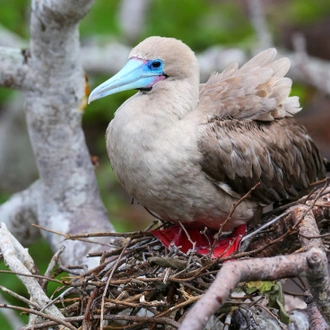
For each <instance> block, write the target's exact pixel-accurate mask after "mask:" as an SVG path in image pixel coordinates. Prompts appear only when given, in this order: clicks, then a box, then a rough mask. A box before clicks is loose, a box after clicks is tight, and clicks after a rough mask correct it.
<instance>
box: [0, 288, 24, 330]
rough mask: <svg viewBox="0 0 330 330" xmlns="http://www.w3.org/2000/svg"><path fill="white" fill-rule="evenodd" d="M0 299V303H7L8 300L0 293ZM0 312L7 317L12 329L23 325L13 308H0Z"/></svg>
mask: <svg viewBox="0 0 330 330" xmlns="http://www.w3.org/2000/svg"><path fill="white" fill-rule="evenodd" d="M1 289H2V288H1ZM0 301H1V302H2V303H6V304H8V302H7V301H6V299H5V297H4V296H3V295H2V294H0ZM1 313H2V314H3V316H4V317H5V318H6V319H7V321H8V323H9V324H10V325H11V327H12V329H17V328H19V327H21V326H23V322H22V321H21V319H20V318H19V317H18V315H17V314H16V313H14V311H13V310H11V309H1Z"/></svg>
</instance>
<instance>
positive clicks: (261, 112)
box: [89, 37, 326, 256]
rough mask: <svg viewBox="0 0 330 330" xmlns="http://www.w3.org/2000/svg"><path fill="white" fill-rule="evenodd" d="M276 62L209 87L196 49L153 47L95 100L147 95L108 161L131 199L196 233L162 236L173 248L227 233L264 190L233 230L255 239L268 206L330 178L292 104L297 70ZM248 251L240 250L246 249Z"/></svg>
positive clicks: (269, 54)
mask: <svg viewBox="0 0 330 330" xmlns="http://www.w3.org/2000/svg"><path fill="white" fill-rule="evenodd" d="M275 55H276V50H275V49H268V50H265V51H263V52H261V53H260V54H258V55H257V56H255V57H253V58H252V59H251V60H250V61H249V62H247V63H246V64H245V65H243V66H242V67H241V68H238V65H237V64H232V65H231V66H229V67H228V68H227V69H226V70H225V71H223V72H222V73H220V74H218V73H215V74H212V75H211V77H210V78H209V80H208V81H207V82H206V83H205V84H200V81H199V65H198V61H197V59H196V56H195V54H194V52H193V51H192V50H191V49H190V48H189V47H188V46H187V45H185V44H184V43H183V42H181V41H179V40H176V39H173V38H163V37H150V38H147V39H146V40H144V41H142V42H141V43H140V44H138V45H137V46H136V47H135V48H134V49H133V50H132V51H131V53H130V55H129V60H128V62H127V64H126V65H125V66H124V67H123V69H122V70H121V71H120V72H119V73H117V74H116V75H115V76H113V77H112V78H110V79H109V80H107V81H106V82H104V83H103V84H101V85H100V86H98V87H97V88H95V89H94V90H93V91H92V93H91V94H90V96H89V102H91V101H94V100H96V99H99V98H102V97H104V96H107V95H110V94H114V93H118V92H120V91H124V90H129V89H137V90H138V92H137V93H136V94H135V95H134V96H133V97H131V98H130V99H128V100H127V101H126V102H125V103H124V104H123V105H122V106H121V107H120V108H119V109H118V110H117V111H116V113H115V117H114V119H113V120H112V121H111V122H110V124H109V126H108V129H107V132H106V144H107V151H108V155H109V158H110V162H111V165H112V168H113V170H114V172H115V174H116V176H117V178H118V180H119V181H120V183H121V184H122V186H123V187H124V188H125V190H126V191H127V192H128V193H129V194H130V195H131V196H133V197H134V198H135V199H137V200H138V201H139V202H140V203H141V204H142V205H143V206H144V207H146V208H147V209H149V210H151V211H153V212H155V213H157V214H158V215H159V217H160V218H161V219H163V220H165V221H169V222H172V223H178V222H181V224H182V225H184V226H185V227H187V230H188V231H186V230H185V231H183V230H181V227H180V226H178V227H175V230H174V231H173V230H170V231H166V230H165V231H163V234H162V233H160V234H159V232H158V233H157V234H156V236H157V237H159V238H160V239H161V240H162V241H163V243H165V244H166V245H168V244H170V243H171V242H173V243H174V244H176V245H181V246H182V249H183V251H184V252H185V251H186V250H188V248H189V247H191V243H189V241H191V240H195V239H196V240H197V241H198V240H199V239H200V238H198V237H197V236H201V237H204V238H205V235H204V234H199V231H200V229H203V228H205V227H207V228H209V229H211V230H216V231H218V230H219V228H220V227H221V225H222V224H223V223H224V222H225V221H226V219H227V217H228V215H229V213H230V212H231V210H232V209H233V205H234V204H235V203H237V201H238V200H239V199H240V198H241V197H242V196H243V195H244V194H246V193H248V192H249V191H250V190H251V188H253V187H254V186H255V185H256V184H257V183H258V182H260V184H259V186H258V187H257V188H256V189H255V190H253V191H252V192H251V194H250V196H249V197H248V198H246V199H244V200H243V201H242V202H241V203H240V204H239V205H238V206H237V207H236V209H235V211H234V212H233V214H232V215H231V218H230V220H229V221H228V222H226V223H225V225H224V226H223V229H224V230H227V231H228V230H233V229H235V228H236V231H237V228H240V229H239V230H238V234H239V235H241V234H242V229H241V228H242V225H243V228H244V230H245V228H246V227H245V224H246V223H247V222H248V221H250V220H251V219H253V218H257V219H260V216H261V210H262V208H263V207H264V206H265V205H268V204H271V203H273V202H277V201H281V200H286V199H292V198H297V197H298V196H299V195H300V194H301V193H302V192H304V191H308V189H309V188H310V183H312V182H314V181H317V180H319V179H322V178H324V177H325V174H326V170H325V164H326V163H325V160H324V159H323V158H322V157H321V156H320V154H319V152H318V150H317V148H316V146H315V144H314V143H313V141H312V139H311V137H310V136H309V135H308V133H307V131H306V130H305V128H304V127H302V126H301V125H300V124H298V123H297V122H296V121H295V120H294V119H293V118H292V116H293V115H294V114H295V113H297V112H298V111H300V109H301V108H300V105H299V99H298V97H289V93H290V90H291V84H292V81H291V79H289V78H286V77H284V76H285V74H286V73H287V71H288V69H289V66H290V61H289V59H287V58H281V59H279V60H276V61H274V58H275ZM196 229H197V231H196ZM189 230H190V231H189ZM244 230H243V232H244ZM187 234H188V235H189V236H190V238H189V240H188V239H187V237H186V235H187ZM178 236H180V238H178ZM183 237H185V239H183ZM206 241H208V238H206ZM238 241H239V240H236V241H234V243H233V241H231V244H232V245H233V246H234V247H235V248H236V246H237V244H238ZM201 242H202V243H201ZM203 242H204V241H203V239H202V238H201V241H198V242H197V246H198V250H199V252H203V251H204V252H205V251H207V247H206V246H204V248H202V247H201V246H200V245H203V244H204V243H203ZM202 250H203V251H202ZM226 251H227V250H226ZM231 252H232V251H231ZM219 253H223V251H222V252H219ZM219 253H216V254H214V256H217V255H218V254H219ZM225 254H226V255H227V254H228V253H227V252H225Z"/></svg>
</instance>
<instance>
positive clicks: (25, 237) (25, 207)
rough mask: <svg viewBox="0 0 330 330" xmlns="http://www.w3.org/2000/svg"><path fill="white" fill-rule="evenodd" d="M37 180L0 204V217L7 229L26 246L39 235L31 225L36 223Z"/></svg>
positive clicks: (38, 185)
mask: <svg viewBox="0 0 330 330" xmlns="http://www.w3.org/2000/svg"><path fill="white" fill-rule="evenodd" d="M39 188H40V184H39V182H35V183H34V184H33V185H32V186H30V187H29V188H28V189H26V190H24V191H22V192H20V193H17V194H14V195H13V196H12V197H11V198H10V199H9V200H8V201H7V202H5V203H4V204H2V205H1V206H0V218H1V221H2V222H3V223H5V224H6V226H7V227H8V228H9V231H10V232H11V233H12V234H13V235H14V236H15V237H16V238H17V239H18V240H19V241H20V242H21V244H23V245H25V246H28V245H30V244H32V243H33V242H35V241H36V240H37V239H38V238H39V237H40V232H39V229H38V228H35V227H33V226H31V223H37V222H38V219H37V205H38V195H39Z"/></svg>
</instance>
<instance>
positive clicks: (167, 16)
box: [0, 0, 330, 329]
mask: <svg viewBox="0 0 330 330" xmlns="http://www.w3.org/2000/svg"><path fill="white" fill-rule="evenodd" d="M134 1H135V0H134ZM261 2H262V3H263V5H264V11H265V17H266V20H267V24H268V28H269V31H270V32H271V34H272V38H273V40H274V44H275V46H277V47H281V48H283V49H291V48H292V45H291V39H292V36H293V35H294V33H296V32H300V33H302V34H304V35H305V37H306V41H307V50H308V52H309V53H310V54H311V55H313V56H316V57H319V58H323V59H326V60H330V38H329V31H330V2H329V0H273V1H270V0H267V1H266V0H265V1H261ZM77 3H78V2H77ZM120 4H121V1H119V0H97V1H95V4H94V6H93V7H92V9H91V11H90V13H89V14H88V15H87V16H86V18H85V19H84V20H83V21H82V23H81V26H80V32H81V41H82V44H86V43H87V44H88V42H90V41H91V40H94V39H97V40H102V42H106V41H109V42H110V41H113V40H116V41H118V42H121V43H125V44H127V45H128V46H130V47H133V46H134V45H135V44H136V43H138V42H139V41H141V40H143V39H144V38H146V37H148V36H150V35H161V36H172V37H176V38H178V39H181V40H183V41H184V42H185V43H187V44H188V45H189V46H190V47H191V48H192V49H193V50H194V51H196V53H198V52H201V51H203V50H205V49H207V48H208V47H210V46H212V45H215V44H217V45H221V46H223V47H234V48H244V49H247V50H250V49H253V48H254V45H255V44H256V43H257V42H258V40H257V37H256V34H255V31H254V29H253V27H252V25H251V21H250V18H249V10H248V8H249V7H248V1H243V0H240V1H232V0H227V1H225V0H223V1H220V0H218V1H217V0H181V1H177V0H153V1H150V4H149V7H148V10H147V14H146V18H145V20H144V27H143V29H142V30H141V33H140V34H139V35H138V36H135V37H133V38H127V36H125V35H123V33H122V29H121V24H120V21H119V18H118V17H119V10H120ZM0 6H1V10H0V24H1V25H2V26H3V27H4V28H6V29H8V30H10V31H12V32H13V33H15V34H17V35H18V36H20V37H21V38H23V39H24V40H26V44H28V39H29V30H28V24H29V11H30V8H29V6H30V1H27V0H11V1H9V0H8V1H6V0H0ZM0 46H1V44H0ZM104 61H106V58H105V59H104ZM87 74H88V72H87ZM108 78H109V77H108V75H103V76H91V75H90V84H91V86H90V87H91V89H92V88H94V87H95V86H97V85H98V84H99V83H101V82H102V81H104V80H106V79H108ZM293 94H295V95H298V96H300V98H301V102H302V105H303V106H305V108H307V109H308V110H306V114H307V113H308V111H309V112H311V111H312V112H313V111H315V112H317V113H319V111H320V108H321V107H328V108H329V101H328V100H327V98H326V97H325V96H324V95H322V94H321V93H319V92H318V91H316V90H315V89H314V88H312V87H310V86H308V84H294V87H293ZM17 95H18V94H17V93H15V94H14V93H13V92H12V91H10V90H8V89H0V115H1V113H2V112H4V110H5V108H6V105H7V103H8V102H9V101H10V100H12V99H13V98H15V97H16V96H17ZM130 95H132V92H127V93H120V94H115V95H112V96H111V97H108V98H105V99H101V100H99V101H98V102H94V103H92V104H91V105H90V106H88V107H87V109H86V111H85V114H84V120H83V128H84V131H85V133H86V141H87V144H88V147H89V149H90V152H91V155H93V156H96V157H98V162H99V165H98V167H97V168H96V173H97V177H98V181H99V187H100V190H101V195H102V198H103V201H104V204H105V206H106V207H107V209H108V212H109V216H110V219H111V221H112V222H113V224H114V225H115V227H116V229H117V230H118V231H130V230H136V229H143V228H145V227H146V225H147V224H148V223H149V221H150V219H151V217H150V216H149V215H148V214H147V213H146V211H145V210H144V209H143V208H142V207H140V206H138V205H134V206H131V205H130V197H129V196H127V194H126V193H125V192H124V191H123V189H122V188H121V187H120V185H119V184H118V182H117V180H116V178H115V177H114V175H113V173H112V172H111V168H110V165H109V163H108V159H107V155H106V149H105V140H104V133H105V130H106V127H107V125H108V122H109V121H110V120H111V118H112V117H113V113H114V111H115V110H116V109H117V108H118V107H119V105H120V104H121V103H123V102H124V101H125V100H126V99H127V98H128V97H129V96H130ZM22 112H23V111H22ZM328 112H329V111H328ZM305 116H306V118H307V119H306V118H305V119H304V115H302V117H301V120H302V121H303V122H304V121H305V123H306V122H308V123H309V124H311V123H312V122H313V120H311V119H310V118H311V117H309V116H308V115H305ZM314 117H315V115H314ZM329 122H330V119H329V118H328V121H327V122H326V126H327V127H330V126H329ZM323 123H324V121H323ZM309 129H310V131H311V134H312V135H313V134H315V136H316V137H317V136H319V138H320V139H322V138H324V134H321V133H320V128H319V127H317V126H316V127H314V126H311V127H309ZM328 131H329V130H328ZM313 132H314V133H313ZM328 134H330V133H328ZM328 139H330V136H329V135H328ZM320 141H321V140H320ZM328 142H329V140H327V141H325V142H324V143H325V145H326V146H327V145H328ZM320 144H322V141H321V142H320ZM325 152H326V151H325ZM21 161H22V162H23V163H24V159H22V160H21ZM16 176H18V180H16V182H15V184H13V185H12V186H6V187H5V188H4V187H2V188H1V191H0V202H3V201H5V200H6V199H7V198H8V197H9V196H10V195H11V194H12V193H13V192H14V191H19V190H21V189H23V188H24V187H26V185H25V183H24V185H21V184H20V180H19V176H20V173H16ZM36 178H37V173H34V174H33V175H31V178H30V180H31V182H33V180H35V179H36ZM30 252H31V255H32V257H33V258H34V259H35V261H36V264H37V265H38V267H39V268H40V270H41V273H43V272H44V270H45V268H46V267H47V265H48V262H49V260H50V258H51V256H52V253H51V251H50V249H49V248H48V247H47V244H46V243H45V242H44V241H43V240H40V241H39V242H36V243H35V244H33V246H31V247H30ZM1 269H6V267H5V266H4V265H3V264H1ZM0 282H1V285H3V286H6V287H8V288H10V289H12V290H14V291H16V292H18V293H20V294H23V295H24V294H25V293H26V292H25V289H24V287H23V286H22V285H21V284H20V282H19V280H18V279H17V278H16V276H14V275H5V274H0ZM51 289H53V288H51ZM5 297H6V298H7V299H8V301H10V302H12V303H15V304H17V303H18V302H17V301H15V300H13V299H12V298H11V297H10V296H8V295H5ZM0 315H1V311H0ZM0 324H1V329H10V326H9V325H8V324H7V323H6V320H4V319H2V318H1V316H0Z"/></svg>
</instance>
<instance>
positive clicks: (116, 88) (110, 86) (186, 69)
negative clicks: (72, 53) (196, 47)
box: [88, 37, 199, 103]
mask: <svg viewBox="0 0 330 330" xmlns="http://www.w3.org/2000/svg"><path fill="white" fill-rule="evenodd" d="M165 79H166V80H167V81H178V80H192V83H193V84H196V86H198V83H199V66H198V62H197V59H196V57H195V54H194V52H193V51H192V50H191V49H190V48H189V47H188V46H187V45H185V44H184V43H183V42H182V41H180V40H177V39H174V38H163V37H150V38H147V39H145V40H144V41H142V42H141V43H140V44H138V45H137V46H136V47H135V48H133V49H132V51H131V53H130V55H129V60H128V62H127V63H126V65H125V66H124V67H123V68H122V69H121V70H120V71H119V72H118V73H117V74H116V75H114V76H113V77H112V78H110V79H109V80H107V81H105V82H104V83H102V84H101V85H99V86H98V87H96V88H95V89H94V90H93V91H92V92H91V94H90V96H89V99H88V103H90V102H92V101H94V100H97V99H99V98H102V97H105V96H107V95H110V94H115V93H118V92H121V91H125V90H131V89H138V90H141V91H144V92H150V91H152V90H153V89H154V87H156V86H157V85H159V83H160V82H162V81H164V80H165Z"/></svg>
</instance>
